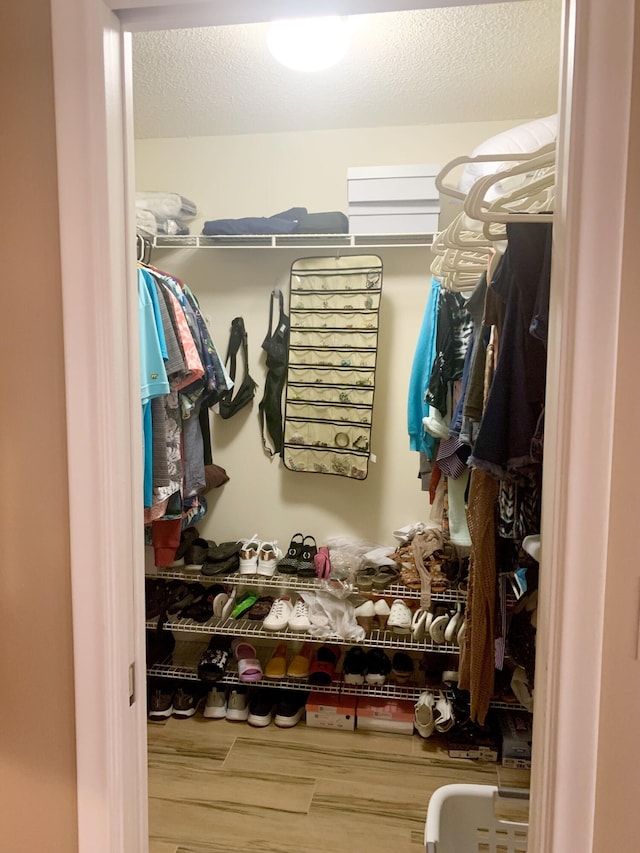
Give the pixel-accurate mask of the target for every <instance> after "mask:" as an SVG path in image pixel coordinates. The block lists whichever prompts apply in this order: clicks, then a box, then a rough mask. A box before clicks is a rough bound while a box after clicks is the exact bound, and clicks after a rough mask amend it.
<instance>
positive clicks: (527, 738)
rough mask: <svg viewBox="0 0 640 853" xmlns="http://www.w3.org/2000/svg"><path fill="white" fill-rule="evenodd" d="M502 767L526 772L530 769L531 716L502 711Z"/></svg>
mask: <svg viewBox="0 0 640 853" xmlns="http://www.w3.org/2000/svg"><path fill="white" fill-rule="evenodd" d="M500 729H501V731H502V766H503V767H518V768H522V769H524V770H528V769H530V767H531V738H532V732H531V714H527V713H525V712H523V711H502V712H501V713H500Z"/></svg>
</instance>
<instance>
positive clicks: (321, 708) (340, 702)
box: [306, 692, 356, 731]
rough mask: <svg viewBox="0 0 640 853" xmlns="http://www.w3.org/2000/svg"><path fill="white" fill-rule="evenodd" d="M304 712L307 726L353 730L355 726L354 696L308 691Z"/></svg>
mask: <svg viewBox="0 0 640 853" xmlns="http://www.w3.org/2000/svg"><path fill="white" fill-rule="evenodd" d="M306 712H307V725H308V726H311V727H313V728H318V729H342V730H343V731H353V730H354V729H355V726H356V697H355V696H339V695H338V694H335V693H328V694H327V693H320V692H315V693H310V694H309V698H308V699H307V704H306Z"/></svg>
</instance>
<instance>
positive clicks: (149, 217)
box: [136, 208, 158, 234]
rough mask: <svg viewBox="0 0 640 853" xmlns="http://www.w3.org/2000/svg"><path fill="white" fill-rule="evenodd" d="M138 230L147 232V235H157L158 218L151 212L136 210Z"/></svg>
mask: <svg viewBox="0 0 640 853" xmlns="http://www.w3.org/2000/svg"><path fill="white" fill-rule="evenodd" d="M136 228H138V229H140V230H141V231H146V232H147V234H157V233H158V224H157V222H156V218H155V216H154V215H153V213H151V211H150V210H142V209H140V208H138V209H137V210H136Z"/></svg>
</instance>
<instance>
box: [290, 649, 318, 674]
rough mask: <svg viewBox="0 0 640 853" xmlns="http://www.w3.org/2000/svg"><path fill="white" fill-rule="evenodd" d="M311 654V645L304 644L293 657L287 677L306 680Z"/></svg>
mask: <svg viewBox="0 0 640 853" xmlns="http://www.w3.org/2000/svg"><path fill="white" fill-rule="evenodd" d="M312 654H313V643H304V645H303V646H302V648H301V649H300V651H299V652H298V654H297V655H295V656H294V658H293V659H292V661H291V663H290V664H289V669H288V670H287V675H288V676H289V678H307V677H308V676H309V666H310V662H311V655H312Z"/></svg>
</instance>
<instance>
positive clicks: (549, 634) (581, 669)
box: [52, 0, 635, 853]
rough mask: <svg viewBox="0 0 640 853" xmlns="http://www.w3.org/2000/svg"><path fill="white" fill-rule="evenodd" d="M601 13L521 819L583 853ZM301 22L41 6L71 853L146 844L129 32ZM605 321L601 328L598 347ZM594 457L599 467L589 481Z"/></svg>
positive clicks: (590, 60)
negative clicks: (54, 224) (64, 532)
mask: <svg viewBox="0 0 640 853" xmlns="http://www.w3.org/2000/svg"><path fill="white" fill-rule="evenodd" d="M515 2H517V0H515ZM314 5H316V7H317V4H314ZM436 5H454V4H447V3H446V0H433V2H428V0H425V2H418V0H412V2H410V3H409V2H397V3H394V2H393V0H334V2H333V3H332V4H331V8H332V10H333V9H335V10H337V11H339V12H341V13H342V14H347V13H349V12H353V13H358V12H367V11H381V10H382V9H388V10H391V9H394V8H409V7H411V8H423V7H429V6H436ZM456 5H457V3H456ZM606 5H607V4H604V3H601V2H599V0H580V2H578V0H565V9H564V18H563V35H562V39H563V61H562V75H561V86H560V126H561V136H560V145H559V159H558V203H557V211H556V220H557V221H556V227H555V231H554V243H555V251H554V261H553V272H552V279H553V288H552V312H551V326H550V337H549V386H548V400H549V406H548V409H549V414H548V416H547V422H546V460H545V472H546V473H545V482H544V486H543V532H544V543H543V550H542V560H543V564H544V567H545V571H544V573H543V579H542V583H541V589H540V605H539V629H538V635H539V657H538V660H539V661H541V662H544V663H542V664H541V665H539V666H538V670H537V673H536V710H537V713H536V719H535V724H534V770H533V776H532V814H531V822H530V837H531V847H530V850H532V851H536V853H541V851H544V853H566V851H567V850H581V851H589V850H591V849H592V846H593V820H586V819H585V816H586V815H589V816H591V815H593V814H594V806H595V804H596V775H597V766H598V726H599V722H600V685H601V676H602V661H603V656H602V641H603V621H604V588H605V579H606V577H607V571H613V568H612V567H608V566H607V559H606V557H607V545H608V526H609V525H608V514H609V505H610V497H611V482H612V465H611V457H612V452H611V451H612V440H613V417H612V415H611V413H612V412H613V410H614V395H615V391H616V381H615V379H616V360H617V356H618V348H617V334H616V332H617V328H618V316H619V306H620V296H621V288H622V285H623V281H622V276H621V270H622V249H623V246H622V235H623V231H624V229H623V224H624V203H623V202H624V198H625V194H626V192H627V170H628V154H629V152H628V150H627V141H628V137H629V111H630V101H631V78H632V70H633V30H634V14H635V3H634V0H619V1H618V3H616V13H615V15H614V14H611V11H610V10H609V11H607V9H606V8H605V7H606ZM236 7H238V8H236ZM307 8H308V9H310V8H313V6H312V4H311V3H310V4H309V5H308V6H307ZM323 8H324V11H325V13H326V11H327V8H326V4H325V5H324V7H323ZM114 9H115V10H116V11H113V10H114ZM299 10H300V4H299V3H296V2H294V0H264V2H260V3H257V2H256V0H245V2H243V3H239V2H237V3H228V2H226V0H211V2H209V3H208V4H203V3H194V2H179V0H155V2H154V0H121V2H117V1H116V0H112V2H111V3H105V2H103V0H52V24H53V51H54V83H55V99H56V134H57V147H58V185H59V199H60V202H59V204H60V234H61V237H60V242H61V258H62V285H63V313H64V330H65V370H66V387H67V391H66V402H67V418H68V444H69V483H70V510H71V574H72V596H73V625H74V656H75V662H74V666H75V692H76V731H77V737H76V748H77V768H78V770H77V782H78V815H79V817H78V821H79V849H80V851H81V853H129V851H131V853H134V851H135V853H140V851H145V850H146V849H147V781H146V732H145V719H146V717H145V701H144V699H145V697H144V695H141V694H140V691H138V692H137V693H136V696H135V701H133V702H132V704H130V699H129V697H130V693H131V687H130V666H131V665H132V664H135V665H136V666H137V667H138V671H139V679H138V680H139V682H140V684H143V683H144V677H143V672H142V668H143V667H144V660H145V655H144V632H143V631H142V630H141V628H140V626H141V625H142V624H143V622H144V581H143V575H144V568H143V565H142V562H143V560H142V553H143V548H142V534H141V529H142V510H141V506H142V501H141V499H140V498H141V494H142V482H141V471H139V467H140V466H139V465H138V462H137V460H139V459H140V458H141V456H140V451H141V438H140V436H141V430H140V414H139V405H138V399H137V390H136V389H137V388H138V387H139V385H138V375H137V363H138V361H137V334H136V328H137V327H136V323H137V321H136V310H137V309H136V301H135V294H136V287H135V272H134V257H135V250H134V242H135V241H134V240H133V239H132V237H131V235H132V234H133V233H134V230H133V221H132V211H133V166H132V162H133V161H132V129H131V114H130V81H128V79H127V75H128V69H129V67H130V66H129V59H128V56H127V39H126V37H125V38H123V37H122V32H123V29H124V28H123V24H122V20H126V21H128V23H127V27H129V28H133V27H135V28H137V29H143V28H144V29H152V28H159V27H160V28H164V27H165V26H171V25H176V24H177V23H178V22H181V23H182V25H185V24H186V22H187V20H188V22H189V25H190V26H195V25H196V24H197V23H200V24H204V23H207V24H215V23H232V22H241V21H249V20H259V19H263V20H264V19H265V18H268V17H271V16H272V15H273V16H277V15H283V14H287V13H288V14H295V13H298V14H299ZM172 22H173V23H172ZM612 93H615V96H612ZM612 128H615V132H612ZM458 153H461V152H452V156H453V155H455V154H458ZM603 211H604V212H606V215H602V212H603ZM603 246H606V252H603V251H602V247H603ZM604 281H606V283H607V285H606V286H607V293H606V299H604V300H603V299H602V287H603V282H604ZM603 328H604V329H608V330H609V331H610V334H609V335H608V336H606V339H604V340H603V339H602V336H600V337H599V339H598V347H595V346H594V340H595V339H597V337H596V338H594V335H596V336H597V332H598V331H599V330H602V329H603ZM594 387H595V388H597V389H598V393H597V394H594V393H593V388H594ZM585 424H588V425H589V427H588V429H585V426H584V425H585ZM586 459H588V460H596V459H597V460H598V484H597V488H594V486H593V483H592V482H590V475H592V468H591V466H589V465H587V466H585V464H584V460H586ZM585 529H586V530H588V531H589V536H588V537H585V536H584V530H585ZM587 539H588V541H587ZM89 554H90V555H91V558H92V565H91V566H90V567H89V566H88V565H87V555H89ZM585 576H587V577H588V578H589V583H588V584H585V583H584V578H585ZM623 628H624V630H628V628H629V625H628V624H627V625H625V626H620V630H623ZM615 629H616V628H615V626H614V628H613V630H615ZM585 696H586V697H588V698H589V701H588V702H585V701H584V697H585ZM576 778H579V779H580V785H576V784H575V780H576Z"/></svg>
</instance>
